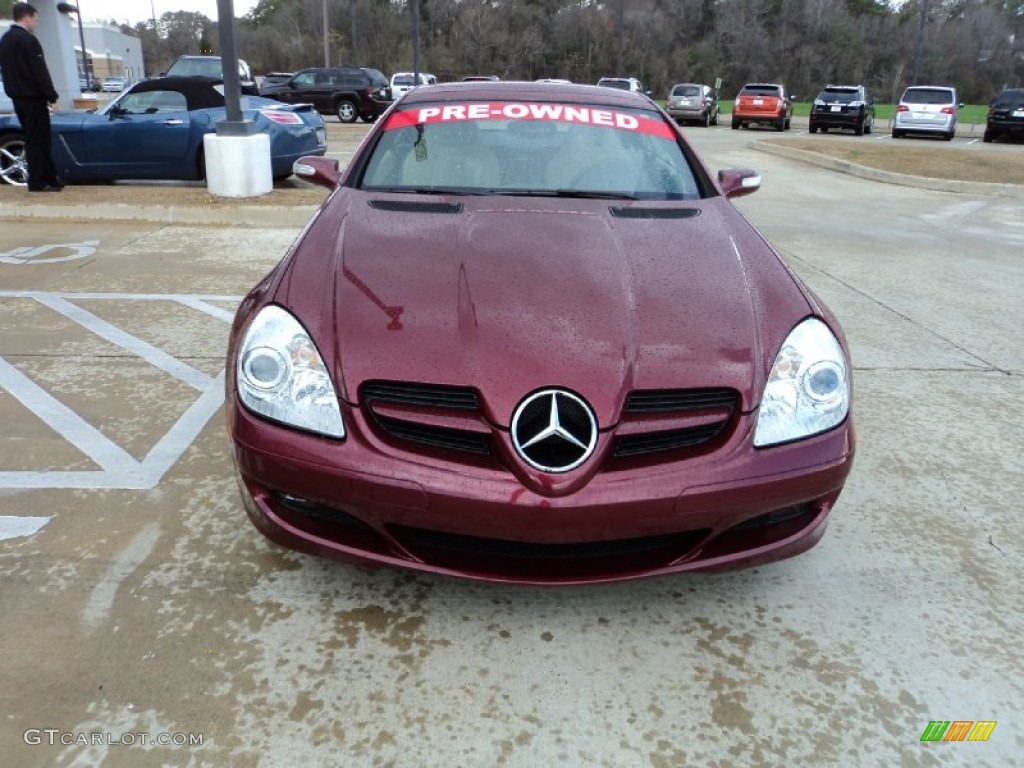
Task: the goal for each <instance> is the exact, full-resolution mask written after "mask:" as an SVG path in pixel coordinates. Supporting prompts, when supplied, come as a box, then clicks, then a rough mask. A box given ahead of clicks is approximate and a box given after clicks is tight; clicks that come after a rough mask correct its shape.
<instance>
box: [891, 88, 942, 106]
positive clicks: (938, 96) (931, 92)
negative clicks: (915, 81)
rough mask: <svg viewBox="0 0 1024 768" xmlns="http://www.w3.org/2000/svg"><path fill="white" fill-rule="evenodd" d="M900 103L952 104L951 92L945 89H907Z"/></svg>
mask: <svg viewBox="0 0 1024 768" xmlns="http://www.w3.org/2000/svg"><path fill="white" fill-rule="evenodd" d="M900 101H906V102H909V103H911V104H952V103H953V92H952V91H950V90H949V89H947V88H908V89H907V90H906V92H905V93H904V94H903V98H902V99H900Z"/></svg>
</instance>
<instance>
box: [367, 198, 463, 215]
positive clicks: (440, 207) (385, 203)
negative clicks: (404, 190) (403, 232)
mask: <svg viewBox="0 0 1024 768" xmlns="http://www.w3.org/2000/svg"><path fill="white" fill-rule="evenodd" d="M370 207H371V208H376V209H377V210H378V211H389V212H391V213H462V203H420V202H417V201H415V200H371V201H370Z"/></svg>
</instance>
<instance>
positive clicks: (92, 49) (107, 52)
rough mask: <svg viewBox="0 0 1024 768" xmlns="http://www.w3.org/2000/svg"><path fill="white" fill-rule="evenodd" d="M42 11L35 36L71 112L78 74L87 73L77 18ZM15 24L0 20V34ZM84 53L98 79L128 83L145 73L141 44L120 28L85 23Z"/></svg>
mask: <svg viewBox="0 0 1024 768" xmlns="http://www.w3.org/2000/svg"><path fill="white" fill-rule="evenodd" d="M35 7H36V10H37V11H38V12H39V26H38V27H37V29H36V37H38V38H39V41H40V42H41V43H42V45H43V53H44V55H45V56H46V64H47V67H48V68H49V70H50V75H51V77H52V78H53V84H54V85H55V86H56V88H57V93H59V94H60V96H61V100H60V107H61V109H71V107H72V99H74V98H76V97H77V96H78V95H79V90H78V88H79V83H78V76H79V75H78V74H77V73H84V72H85V70H84V68H83V67H82V50H81V43H80V39H81V38H80V37H79V34H78V18H77V17H76V16H74V15H73V14H62V13H58V12H57V11H56V9H55V7H54V6H50V5H47V4H43V3H36V4H35ZM12 23H13V22H12V21H11V20H10V19H3V18H0V35H3V34H4V33H5V32H7V30H8V29H10V26H11V24H12ZM82 34H83V36H84V37H85V50H86V55H87V56H88V59H89V63H90V65H91V68H90V71H91V72H92V73H93V76H94V77H95V78H96V79H97V80H103V78H104V77H107V76H109V75H121V76H124V77H127V78H128V79H129V80H142V79H143V78H145V76H146V74H145V72H146V70H145V65H144V64H143V60H142V41H141V40H139V38H137V37H134V36H132V35H126V34H124V33H122V32H121V30H120V29H118V28H117V27H113V26H110V25H108V24H97V23H95V22H88V23H83V24H82Z"/></svg>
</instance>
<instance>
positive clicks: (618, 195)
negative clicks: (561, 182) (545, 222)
mask: <svg viewBox="0 0 1024 768" xmlns="http://www.w3.org/2000/svg"><path fill="white" fill-rule="evenodd" d="M492 194H495V195H508V196H509V197H578V198H582V199H584V200H639V199H640V198H638V197H637V196H636V195H629V194H626V193H625V192H592V191H589V190H583V189H520V190H514V189H513V190H492Z"/></svg>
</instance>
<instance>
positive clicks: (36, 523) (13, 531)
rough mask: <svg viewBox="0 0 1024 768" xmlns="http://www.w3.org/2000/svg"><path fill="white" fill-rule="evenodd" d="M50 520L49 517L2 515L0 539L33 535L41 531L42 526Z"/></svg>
mask: <svg viewBox="0 0 1024 768" xmlns="http://www.w3.org/2000/svg"><path fill="white" fill-rule="evenodd" d="M48 522H50V518H48V517H15V516H11V515H2V516H0V541H3V540H4V539H19V538H21V537H23V536H32V535H34V534H36V533H39V531H40V530H42V527H43V526H44V525H46V524H47V523H48Z"/></svg>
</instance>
